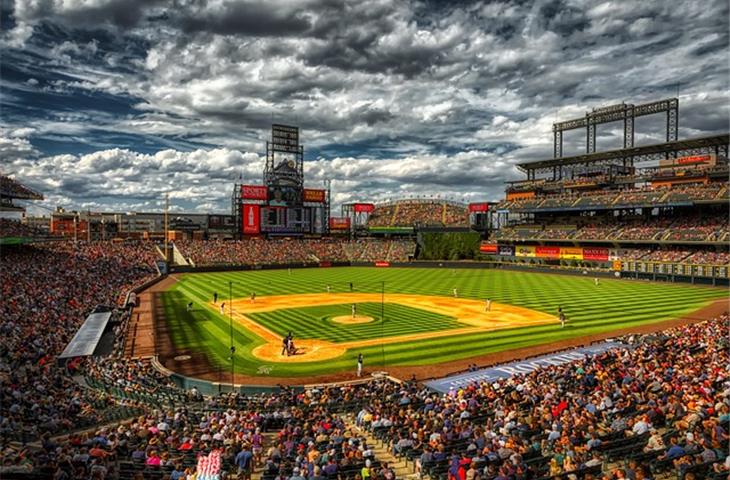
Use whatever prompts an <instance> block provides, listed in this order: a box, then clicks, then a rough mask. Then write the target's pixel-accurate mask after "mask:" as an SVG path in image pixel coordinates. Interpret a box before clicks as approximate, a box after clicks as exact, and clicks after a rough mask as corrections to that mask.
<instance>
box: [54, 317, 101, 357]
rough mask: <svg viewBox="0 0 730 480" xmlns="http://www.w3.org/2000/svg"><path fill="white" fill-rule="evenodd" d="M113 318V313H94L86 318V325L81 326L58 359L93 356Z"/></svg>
mask: <svg viewBox="0 0 730 480" xmlns="http://www.w3.org/2000/svg"><path fill="white" fill-rule="evenodd" d="M111 317H112V314H111V312H103V313H92V314H90V315H89V316H88V317H86V320H85V321H84V324H83V325H81V328H79V330H78V332H76V335H74V338H72V339H71V341H70V342H69V344H68V345H66V349H65V350H64V351H63V353H62V354H61V355H60V356H59V357H58V358H59V360H60V359H64V358H74V357H88V356H89V355H91V354H93V353H94V350H96V346H97V345H98V344H99V340H100V339H101V335H102V334H103V333H104V329H105V328H106V324H107V323H109V319H110V318H111Z"/></svg>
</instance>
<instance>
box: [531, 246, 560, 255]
mask: <svg viewBox="0 0 730 480" xmlns="http://www.w3.org/2000/svg"><path fill="white" fill-rule="evenodd" d="M535 256H536V257H539V258H560V247H539V246H538V247H535Z"/></svg>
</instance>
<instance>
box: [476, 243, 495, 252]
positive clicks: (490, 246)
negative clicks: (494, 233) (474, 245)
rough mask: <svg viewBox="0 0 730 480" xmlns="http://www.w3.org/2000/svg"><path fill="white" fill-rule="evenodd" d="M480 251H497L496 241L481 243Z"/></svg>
mask: <svg viewBox="0 0 730 480" xmlns="http://www.w3.org/2000/svg"><path fill="white" fill-rule="evenodd" d="M479 251H480V252H482V253H492V254H496V253H497V244H496V243H482V244H481V245H479Z"/></svg>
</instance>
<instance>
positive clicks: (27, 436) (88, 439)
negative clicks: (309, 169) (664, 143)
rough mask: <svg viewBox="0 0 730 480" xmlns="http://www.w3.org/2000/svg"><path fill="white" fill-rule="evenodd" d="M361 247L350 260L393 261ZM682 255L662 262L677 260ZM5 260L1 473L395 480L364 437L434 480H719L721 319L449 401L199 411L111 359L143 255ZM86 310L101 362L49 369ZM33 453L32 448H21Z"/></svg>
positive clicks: (115, 249)
mask: <svg viewBox="0 0 730 480" xmlns="http://www.w3.org/2000/svg"><path fill="white" fill-rule="evenodd" d="M363 243H364V245H362V246H361V247H362V248H361V249H360V248H359V247H358V250H359V251H361V252H362V255H363V256H369V255H377V256H380V255H381V254H382V252H383V248H385V247H384V246H386V245H390V246H389V247H388V248H390V250H391V251H392V250H393V249H400V248H405V247H406V246H405V244H404V243H391V244H388V243H386V242H379V243H376V242H363ZM349 245H350V246H352V244H349ZM375 245H377V246H375ZM323 248H328V247H323ZM368 251H371V252H375V253H366V252H368ZM678 252H679V253H677V252H671V251H667V252H665V253H664V255H675V254H677V255H678V254H682V255H684V254H685V253H687V252H684V251H678ZM3 255H4V257H3V262H2V263H0V273H2V284H1V285H2V301H0V314H1V315H2V318H3V322H2V333H3V336H4V342H3V343H2V345H0V354H1V357H0V358H2V369H3V371H2V376H0V387H1V388H0V394H1V395H2V397H1V398H0V400H2V401H0V434H1V435H2V439H3V449H2V451H1V452H0V461H1V463H2V466H0V474H2V475H4V476H8V475H11V474H13V475H21V474H27V475H28V476H27V477H18V478H94V479H96V478H102V479H103V478H120V479H137V478H154V479H163V478H185V477H180V476H179V475H192V473H193V472H194V471H195V465H196V462H197V461H198V456H199V455H200V454H208V453H210V452H212V451H218V452H220V454H221V468H222V470H223V471H224V472H232V471H233V472H235V471H236V470H237V468H238V467H237V465H238V464H239V463H243V462H245V460H244V459H245V458H247V457H248V454H241V452H250V453H251V454H252V455H253V458H254V459H255V460H254V461H255V462H256V463H257V466H258V468H259V470H260V471H261V472H262V473H261V474H262V478H266V479H271V480H273V479H278V478H290V477H296V476H297V474H299V475H302V476H303V477H305V478H318V476H317V473H319V475H320V476H321V477H322V478H343V479H344V478H358V477H357V476H358V475H359V476H360V478H366V477H370V478H372V479H376V478H384V479H386V478H394V473H393V470H392V468H391V467H389V466H388V465H387V464H386V463H385V462H384V461H383V459H379V458H377V457H376V455H375V454H374V448H373V444H372V441H371V438H377V439H379V441H382V442H384V444H385V445H386V446H387V448H388V450H389V451H390V452H391V453H392V455H394V456H395V457H398V458H405V459H408V461H409V462H410V464H411V465H412V468H414V469H415V470H416V471H417V472H418V473H420V474H422V475H426V474H427V475H430V477H431V478H434V479H435V478H446V477H449V476H453V477H455V478H462V477H464V478H499V476H500V475H501V476H502V477H503V478H510V477H514V478H538V477H548V476H551V477H553V476H556V475H557V476H560V475H564V474H567V473H571V472H572V473H575V474H576V475H577V478H590V477H588V475H589V474H591V475H593V476H594V478H597V477H598V476H599V475H600V474H601V472H612V471H613V472H615V471H617V469H621V470H624V471H625V472H624V473H626V475H627V478H630V475H629V472H630V474H631V475H637V477H636V478H640V477H639V474H637V472H638V471H639V470H642V471H644V473H645V474H649V475H655V476H656V475H659V474H662V473H664V472H674V473H675V474H677V475H679V476H680V478H681V476H682V475H684V474H686V473H694V474H696V475H697V477H696V478H700V477H704V478H725V476H727V473H728V472H727V462H726V461H725V459H726V458H728V455H727V452H726V451H725V449H724V445H726V444H727V440H728V426H729V422H730V408H729V407H730V404H729V403H728V400H729V398H730V397H728V394H727V392H728V385H729V384H728V377H727V372H726V370H725V366H726V365H727V363H728V361H730V358H729V357H728V352H729V350H728V348H727V343H726V339H725V337H724V336H723V335H717V334H716V332H717V331H725V330H726V329H727V328H728V327H729V323H728V317H727V315H723V316H721V317H719V318H717V319H716V320H714V321H710V322H705V323H702V324H698V325H688V326H682V327H677V328H674V329H671V330H667V331H665V332H663V333H661V334H659V335H647V336H636V335H634V336H631V337H625V338H623V341H625V342H629V343H631V344H632V348H631V349H627V350H615V351H609V352H607V353H604V354H601V355H599V356H597V357H594V358H590V357H589V358H586V359H584V360H579V361H576V362H573V363H570V364H565V365H561V366H548V367H541V368H539V369H537V370H535V371H534V372H532V373H530V374H518V375H516V376H513V377H511V378H509V379H503V380H498V381H496V382H494V383H481V384H472V385H469V386H468V387H465V388H463V389H460V390H452V391H451V392H449V393H448V394H446V395H438V394H435V393H433V392H431V391H429V390H426V389H423V388H421V387H420V386H418V385H417V384H415V383H404V384H396V383H391V382H384V383H379V382H374V383H369V384H364V385H359V386H353V385H351V386H342V387H324V388H312V389H307V390H304V391H295V390H288V389H285V390H283V391H282V392H281V393H277V394H266V395H263V394H262V395H257V396H254V397H245V396H241V395H227V394H223V395H219V396H216V397H203V396H202V395H200V394H199V393H197V392H195V391H191V392H186V391H182V390H179V389H177V388H176V387H175V385H174V384H173V383H171V382H170V381H169V380H168V379H167V378H166V377H165V376H164V375H163V374H161V373H160V372H158V371H156V370H155V369H154V368H153V367H152V366H151V365H150V364H149V363H148V362H142V361H135V360H126V359H124V358H122V357H121V352H122V351H123V343H124V331H125V328H124V321H126V318H125V316H126V313H125V310H121V309H120V308H119V307H120V306H121V304H122V300H123V298H124V293H125V292H126V291H127V290H128V289H129V288H131V286H133V285H135V284H138V283H140V282H143V281H144V280H146V279H148V278H150V277H151V276H153V275H154V273H153V272H154V270H153V268H152V264H153V262H154V260H155V258H156V257H155V255H156V254H155V252H154V248H152V245H151V244H148V243H134V244H115V243H92V244H85V243H80V244H78V245H75V246H74V245H73V244H72V243H66V242H62V243H54V244H51V245H42V246H18V247H14V248H13V249H12V250H10V251H5V252H3ZM696 255H698V254H697V253H696V254H691V255H690V257H693V256H696ZM702 255H708V254H707V252H702ZM725 260H727V257H726V258H725ZM98 304H106V305H113V306H117V310H116V313H115V315H118V316H119V317H120V318H121V319H122V320H123V321H122V322H121V323H120V324H119V325H118V326H117V327H116V330H115V333H116V343H115V348H114V352H113V353H112V355H110V356H108V357H96V358H89V359H86V360H83V361H75V362H73V363H72V364H71V365H69V366H68V369H67V370H66V369H62V368H60V367H58V366H56V364H55V356H56V355H57V354H58V353H59V352H60V350H61V349H62V347H63V345H64V344H65V343H66V342H67V341H68V339H69V338H70V336H71V335H72V334H73V332H74V331H75V329H76V328H77V327H78V325H79V324H80V322H81V321H82V320H83V318H84V316H85V314H86V313H88V312H89V311H90V310H91V309H92V308H93V307H94V306H96V305H98ZM698 365H701V366H702V368H701V369H698V368H697V367H698ZM350 415H353V417H352V420H350V418H351V417H350ZM122 420H124V421H123V422H122ZM110 422H111V425H107V424H109V423H110ZM120 422H121V423H120ZM85 427H86V428H91V430H88V431H83V430H80V429H83V428H85ZM269 432H274V433H275V434H274V435H273V436H272V435H270V434H269ZM58 434H64V435H62V436H57V435H58ZM9 440H14V441H18V442H20V443H8V441H9ZM29 440H35V441H38V443H37V444H35V445H25V446H24V445H23V441H29ZM723 462H724V463H723ZM470 472H471V473H470ZM607 474H608V475H609V477H608V478H625V477H621V476H617V475H618V474H614V473H607ZM34 475H35V476H34ZM644 478H646V475H645V477H644Z"/></svg>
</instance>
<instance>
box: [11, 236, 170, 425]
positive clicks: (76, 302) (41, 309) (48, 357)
mask: <svg viewBox="0 0 730 480" xmlns="http://www.w3.org/2000/svg"><path fill="white" fill-rule="evenodd" d="M154 258H155V253H154V251H153V248H152V245H151V244H146V243H144V244H111V243H104V244H101V243H90V244H87V243H79V244H73V243H70V242H54V243H50V244H42V245H32V246H27V245H21V246H13V247H4V248H3V251H2V262H0V288H1V289H2V290H1V291H0V292H1V295H0V296H1V297H2V298H0V318H2V323H0V333H1V334H2V338H3V341H2V342H0V434H2V435H3V436H12V437H21V438H23V437H27V436H30V437H33V436H37V435H40V434H43V433H46V432H56V431H59V430H63V429H67V428H69V427H71V426H74V425H79V424H84V423H90V422H95V421H98V419H99V418H101V417H100V416H99V415H100V411H103V410H105V409H106V408H107V407H110V406H112V403H113V402H111V401H110V399H109V398H108V397H107V396H106V395H102V394H94V395H89V396H87V395H84V390H83V388H82V387H80V386H79V385H78V384H76V383H74V382H72V381H70V380H69V378H68V377H67V376H65V375H62V374H59V368H58V367H57V366H56V364H55V357H56V356H57V355H58V354H60V353H61V352H62V351H63V349H64V348H65V346H66V344H67V343H68V342H69V341H70V340H71V338H72V336H73V335H74V333H75V332H76V330H77V329H78V327H79V326H80V325H81V323H83V321H84V320H85V318H86V316H87V315H88V314H89V313H91V311H92V309H93V308H94V307H95V306H97V305H107V306H110V307H115V306H118V305H120V304H121V302H123V300H124V297H125V294H126V293H127V291H128V290H129V289H130V288H132V287H133V286H135V285H137V284H139V283H142V282H144V281H145V280H147V279H149V278H151V277H153V276H155V275H156V273H155V269H154V267H153V263H154Z"/></svg>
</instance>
